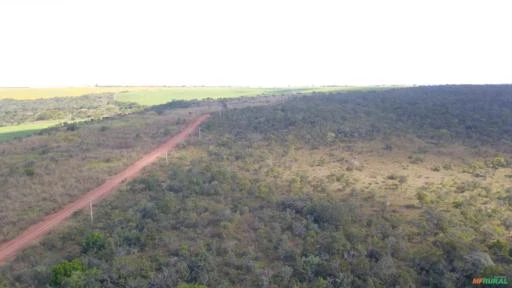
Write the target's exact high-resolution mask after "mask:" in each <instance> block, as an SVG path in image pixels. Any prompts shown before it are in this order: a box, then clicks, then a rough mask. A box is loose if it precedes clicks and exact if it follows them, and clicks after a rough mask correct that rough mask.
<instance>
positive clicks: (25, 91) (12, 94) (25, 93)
mask: <svg viewBox="0 0 512 288" xmlns="http://www.w3.org/2000/svg"><path fill="white" fill-rule="evenodd" d="M142 89H147V87H63V88H0V99H15V100H35V99H47V98H56V97H75V96H82V95H87V94H103V93H117V92H121V91H137V90H142Z"/></svg>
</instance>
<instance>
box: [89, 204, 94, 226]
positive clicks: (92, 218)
mask: <svg viewBox="0 0 512 288" xmlns="http://www.w3.org/2000/svg"><path fill="white" fill-rule="evenodd" d="M89 209H90V210H91V224H92V222H93V221H94V216H93V213H92V200H89Z"/></svg>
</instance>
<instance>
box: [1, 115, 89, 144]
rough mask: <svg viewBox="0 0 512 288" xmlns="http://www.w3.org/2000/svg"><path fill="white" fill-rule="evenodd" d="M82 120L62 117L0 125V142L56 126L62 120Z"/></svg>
mask: <svg viewBox="0 0 512 288" xmlns="http://www.w3.org/2000/svg"><path fill="white" fill-rule="evenodd" d="M84 120H85V119H78V120H73V121H67V120H62V119H60V120H46V121H35V122H27V123H23V124H19V125H13V126H4V127H0V142H1V141H7V140H11V139H14V138H16V137H23V136H28V135H32V134H33V133H35V132H37V131H39V130H41V129H45V128H49V127H53V126H57V125H59V124H62V123H64V122H68V123H72V122H80V121H84Z"/></svg>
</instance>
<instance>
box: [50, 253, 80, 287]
mask: <svg viewBox="0 0 512 288" xmlns="http://www.w3.org/2000/svg"><path fill="white" fill-rule="evenodd" d="M84 271H85V268H84V264H83V263H82V262H81V261H80V260H79V259H74V260H72V261H63V262H61V263H59V264H57V265H55V266H54V267H53V269H52V275H51V278H50V285H52V286H57V287H59V286H61V285H62V283H63V282H64V281H65V280H66V279H67V278H69V277H71V275H72V274H73V273H77V272H78V273H80V272H84Z"/></svg>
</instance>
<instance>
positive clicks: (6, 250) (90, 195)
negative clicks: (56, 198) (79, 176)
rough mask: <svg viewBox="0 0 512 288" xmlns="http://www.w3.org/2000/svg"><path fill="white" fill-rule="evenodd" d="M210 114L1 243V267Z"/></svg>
mask: <svg viewBox="0 0 512 288" xmlns="http://www.w3.org/2000/svg"><path fill="white" fill-rule="evenodd" d="M208 116H209V115H202V116H200V117H198V118H196V119H195V120H194V121H193V122H192V123H190V124H189V125H188V126H187V127H186V128H185V129H184V130H183V131H181V132H180V133H179V134H178V135H175V136H173V137H171V138H170V139H169V140H167V142H165V143H164V144H162V145H160V146H158V147H157V148H156V149H154V150H153V151H151V152H150V153H148V154H146V155H145V156H144V157H142V158H141V159H139V160H138V161H137V162H135V163H133V164H132V165H130V166H129V167H128V168H126V169H125V170H124V171H122V172H120V173H119V174H117V175H115V176H113V177H111V178H110V179H109V180H107V181H106V182H105V183H103V184H102V185H101V186H99V187H97V188H96V189H94V190H91V191H89V192H87V194H85V195H83V196H81V197H80V198H79V199H78V200H76V201H74V202H72V203H69V204H68V205H66V206H64V208H62V209H61V210H59V211H58V212H55V213H53V214H51V215H49V216H47V217H45V218H44V219H43V220H42V221H41V222H39V223H37V224H34V225H32V226H30V227H29V228H28V229H27V230H25V231H24V232H23V233H21V234H20V235H19V236H18V237H16V238H14V239H12V240H10V241H8V242H5V243H3V244H1V245H0V266H2V265H4V264H5V263H6V262H7V261H8V260H9V259H11V258H13V257H14V256H15V255H16V253H18V252H20V251H21V250H23V249H25V248H26V247H28V246H30V245H32V244H34V243H35V242H36V241H37V240H40V239H41V238H43V236H44V235H45V234H46V233H48V232H49V231H50V230H52V229H53V228H55V227H56V226H57V225H59V223H61V222H62V221H64V220H66V219H67V218H68V217H70V216H71V215H73V213H74V212H76V211H78V210H80V209H83V208H85V207H87V206H88V205H89V202H90V201H92V202H93V203H96V202H98V201H99V200H101V199H103V198H104V197H106V196H108V195H110V194H111V193H112V192H113V191H114V190H115V189H116V188H118V187H119V186H121V184H123V183H124V182H125V181H127V180H130V179H133V178H135V177H136V176H137V175H138V174H139V172H140V171H141V170H142V169H143V168H144V167H146V166H148V165H149V164H151V163H153V162H154V161H155V160H157V159H158V157H160V156H162V155H164V154H165V153H166V152H167V151H170V150H173V149H174V148H175V147H176V145H177V144H178V143H180V142H181V141H183V140H185V139H187V138H188V137H189V136H190V134H192V132H194V130H195V129H196V128H197V127H198V126H199V125H201V123H203V122H204V121H205V120H206V119H207V118H208Z"/></svg>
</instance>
